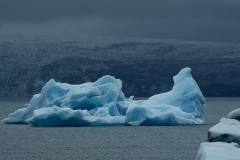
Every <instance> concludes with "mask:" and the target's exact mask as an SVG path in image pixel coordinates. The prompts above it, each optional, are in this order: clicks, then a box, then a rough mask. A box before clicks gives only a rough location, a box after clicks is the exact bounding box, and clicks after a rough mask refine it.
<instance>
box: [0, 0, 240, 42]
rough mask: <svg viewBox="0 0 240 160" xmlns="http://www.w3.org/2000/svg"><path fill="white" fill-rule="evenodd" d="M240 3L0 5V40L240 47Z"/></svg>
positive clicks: (144, 0)
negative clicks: (124, 40)
mask: <svg viewBox="0 0 240 160" xmlns="http://www.w3.org/2000/svg"><path fill="white" fill-rule="evenodd" d="M239 17H240V1H238V0H228V1H226V0H202V1H194V0H167V1H163V0H162V1H160V0H128V1H127V0H121V1H117V0H111V1H110V0H88V1H83V0H67V1H66V0H51V1H47V0H42V1H40V0H39V1H37V0H21V1H0V37H1V38H2V39H4V38H14V37H25V38H34V37H37V36H40V37H44V38H53V37H54V38H60V39H63V38H64V39H68V38H76V39H78V38H82V37H95V36H98V37H103V36H109V37H116V38H117V37H143V38H160V39H185V40H196V41H225V42H239V41H240V36H238V35H240V29H239V28H240V21H239Z"/></svg>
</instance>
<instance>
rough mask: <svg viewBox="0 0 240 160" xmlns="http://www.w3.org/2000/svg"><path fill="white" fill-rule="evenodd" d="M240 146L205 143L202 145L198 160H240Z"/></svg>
mask: <svg viewBox="0 0 240 160" xmlns="http://www.w3.org/2000/svg"><path fill="white" fill-rule="evenodd" d="M239 159H240V146H239V145H238V144H236V143H223V142H212V143H209V142H204V143H201V144H200V147H199V150H198V154H197V158H196V160H239Z"/></svg>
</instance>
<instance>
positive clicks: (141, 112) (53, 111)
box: [2, 68, 206, 127]
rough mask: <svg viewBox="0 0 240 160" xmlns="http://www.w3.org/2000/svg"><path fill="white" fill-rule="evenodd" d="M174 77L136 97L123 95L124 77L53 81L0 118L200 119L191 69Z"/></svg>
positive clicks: (85, 121) (73, 122) (66, 121)
mask: <svg viewBox="0 0 240 160" xmlns="http://www.w3.org/2000/svg"><path fill="white" fill-rule="evenodd" d="M173 80H174V86H173V88H172V90H170V91H169V92H166V93H162V94H158V95H154V96H152V97H150V98H149V99H147V100H138V101H136V100H133V99H132V98H126V97H125V95H124V93H123V92H122V81H121V80H119V79H116V78H114V77H112V76H109V75H107V76H103V77H101V78H100V79H98V80H97V81H96V82H87V83H83V84H79V85H70V84H67V83H59V82H56V81H54V80H53V79H52V80H50V81H48V82H47V83H46V84H45V86H44V87H43V88H42V90H41V93H39V94H36V95H34V96H33V97H32V99H31V100H30V102H29V104H27V106H26V107H25V108H22V109H18V110H17V111H15V112H13V113H11V114H9V115H8V117H7V118H5V119H3V120H2V121H3V122H4V123H29V124H31V125H33V126H42V127H51V126H98V125H192V124H202V123H204V117H203V107H204V106H205V104H206V102H205V98H204V96H203V95H202V93H201V90H200V89H199V87H198V85H197V83H196V82H195V80H194V79H193V77H192V75H191V69H190V68H184V69H182V70H181V71H180V72H179V73H178V74H177V75H176V76H174V77H173Z"/></svg>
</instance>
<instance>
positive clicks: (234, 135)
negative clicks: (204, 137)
mask: <svg viewBox="0 0 240 160" xmlns="http://www.w3.org/2000/svg"><path fill="white" fill-rule="evenodd" d="M208 141H210V142H216V141H221V142H228V143H231V142H235V143H238V144H240V122H239V121H238V120H235V119H228V118H222V119H221V120H220V122H219V123H218V124H216V125H215V126H213V127H212V128H210V129H209V131H208Z"/></svg>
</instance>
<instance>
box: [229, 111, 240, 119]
mask: <svg viewBox="0 0 240 160" xmlns="http://www.w3.org/2000/svg"><path fill="white" fill-rule="evenodd" d="M227 118H230V119H236V120H239V121H240V108H238V109H235V110H233V111H231V112H230V113H228V115H227Z"/></svg>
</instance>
